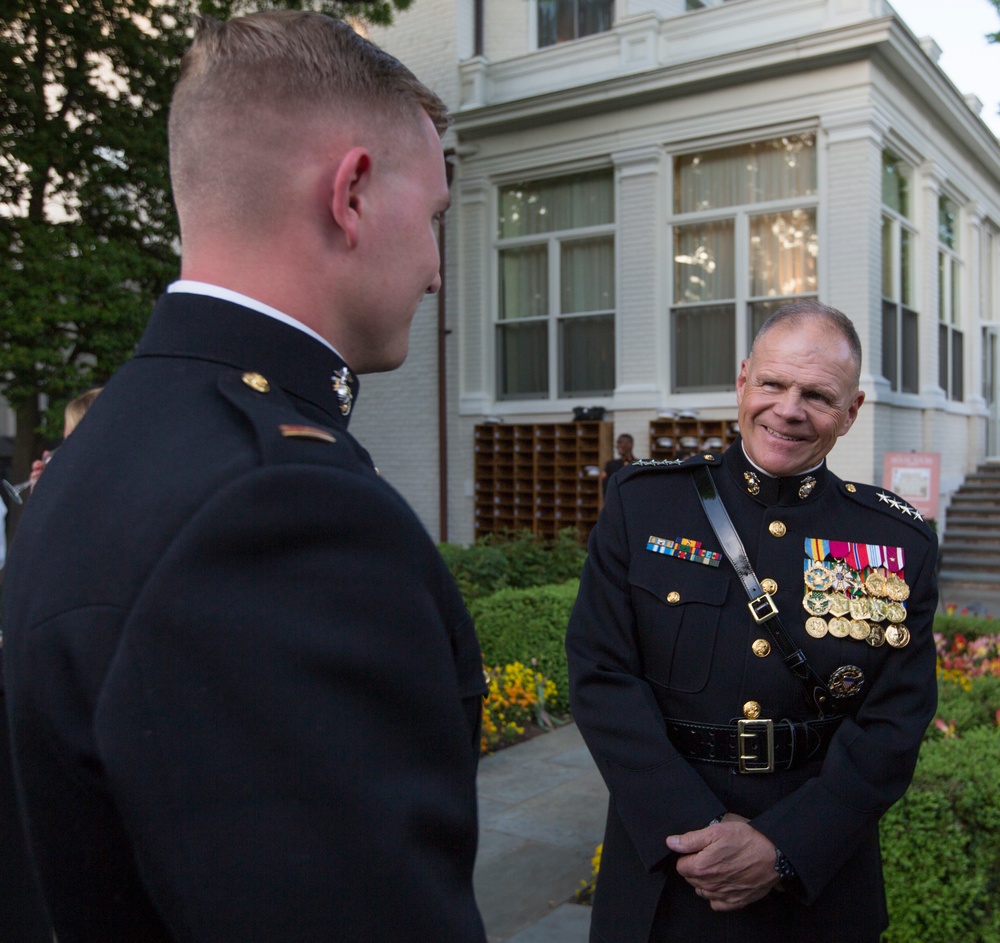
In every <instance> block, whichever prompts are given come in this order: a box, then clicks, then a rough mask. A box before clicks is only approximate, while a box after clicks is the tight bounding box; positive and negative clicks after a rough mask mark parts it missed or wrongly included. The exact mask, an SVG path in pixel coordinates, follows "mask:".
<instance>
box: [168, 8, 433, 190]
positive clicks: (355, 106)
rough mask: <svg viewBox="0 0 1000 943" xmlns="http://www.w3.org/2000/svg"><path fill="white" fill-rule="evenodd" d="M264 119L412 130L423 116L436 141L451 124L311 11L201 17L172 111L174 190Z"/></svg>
mask: <svg viewBox="0 0 1000 943" xmlns="http://www.w3.org/2000/svg"><path fill="white" fill-rule="evenodd" d="M265 113H270V114H273V115H280V116H284V117H286V118H287V117H294V116H296V115H302V116H303V117H305V118H316V117H318V118H320V119H321V120H328V121H329V122H330V123H331V125H336V124H338V123H341V122H343V123H346V124H348V125H355V126H357V125H361V124H365V123H367V124H369V125H376V124H381V125H383V126H384V127H386V128H389V129H394V128H399V127H401V126H406V125H407V124H412V126H413V127H418V126H419V121H420V119H421V115H422V114H426V115H427V116H428V117H429V118H430V120H431V121H432V122H433V124H434V127H435V128H436V129H437V132H438V134H443V133H444V131H445V129H446V128H447V127H448V124H449V118H448V110H447V107H446V105H445V104H444V102H443V101H442V100H441V99H440V98H439V97H438V96H437V95H436V94H435V93H434V92H432V91H431V90H430V89H429V88H427V86H425V85H424V84H423V83H422V82H421V81H420V80H419V79H417V77H416V76H415V75H414V74H413V73H412V72H411V71H410V70H409V69H408V68H406V66H404V65H403V63H401V62H400V61H399V60H398V59H396V58H395V57H394V56H391V55H389V53H387V52H385V51H383V50H382V49H380V48H379V47H378V46H376V45H375V44H374V43H372V42H370V41H369V40H367V39H365V38H364V37H363V36H360V35H359V34H358V33H357V32H355V30H354V29H353V28H352V27H351V26H349V25H348V24H347V23H345V22H343V21H342V20H337V19H334V18H332V17H329V16H325V15H323V14H321V13H315V12H312V11H307V10H271V11H266V12H260V13H251V14H249V15H247V16H243V17H238V18H236V19H232V20H229V21H227V22H224V23H223V22H219V21H217V20H213V19H211V18H209V17H197V18H196V32H195V37H194V40H193V42H192V43H191V46H190V47H189V48H188V50H187V52H186V53H185V54H184V57H183V59H182V60H181V72H180V78H179V79H178V81H177V86H176V88H175V89H174V94H173V100H172V102H171V107H170V126H169V132H170V133H169V136H170V163H171V175H172V176H173V178H174V186H175V190H176V189H178V186H180V188H182V189H184V190H186V189H187V187H188V186H189V185H190V184H191V183H192V181H195V180H200V179H201V178H202V177H203V175H204V173H205V170H206V168H205V166H204V165H205V163H206V162H210V161H211V160H212V159H213V156H214V155H213V153H212V147H213V146H218V145H220V144H222V143H223V140H222V139H225V138H226V137H227V135H230V134H231V132H232V129H233V128H234V127H237V128H239V129H241V130H244V131H247V132H248V133H255V132H256V131H257V130H258V125H259V124H260V121H261V119H262V117H263V115H264V114H265ZM211 142H216V143H215V144H212V143H211ZM222 153H224V151H223V152H222Z"/></svg>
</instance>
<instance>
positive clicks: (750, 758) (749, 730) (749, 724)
mask: <svg viewBox="0 0 1000 943" xmlns="http://www.w3.org/2000/svg"><path fill="white" fill-rule="evenodd" d="M761 732H763V733H764V734H765V735H766V738H767V756H766V757H763V756H760V754H759V753H756V752H754V753H748V752H747V748H748V746H749V747H750V748H751V749H752V748H753V745H754V744H753V742H754V741H756V740H757V737H758V736H759V735H760V733H761ZM748 741H749V743H748ZM736 742H737V745H738V746H739V755H740V772H741V773H773V772H774V721H772V720H768V719H765V718H758V719H757V720H738V721H736ZM761 764H763V765H761Z"/></svg>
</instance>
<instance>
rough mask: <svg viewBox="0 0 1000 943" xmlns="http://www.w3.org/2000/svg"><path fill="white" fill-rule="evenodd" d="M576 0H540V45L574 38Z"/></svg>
mask: <svg viewBox="0 0 1000 943" xmlns="http://www.w3.org/2000/svg"><path fill="white" fill-rule="evenodd" d="M573 2H574V0H538V45H539V46H540V47H541V46H553V45H555V44H556V43H561V42H565V41H566V40H567V39H572V38H573V34H574V31H575V30H574V25H575V24H574V22H573Z"/></svg>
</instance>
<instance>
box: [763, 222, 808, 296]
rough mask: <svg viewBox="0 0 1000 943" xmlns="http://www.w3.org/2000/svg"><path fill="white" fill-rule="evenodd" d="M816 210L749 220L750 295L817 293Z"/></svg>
mask: <svg viewBox="0 0 1000 943" xmlns="http://www.w3.org/2000/svg"><path fill="white" fill-rule="evenodd" d="M818 254H819V243H818V239H817V236H816V212H815V210H791V211H788V212H784V213H768V214H766V215H763V216H754V217H751V219H750V294H751V295H752V296H760V295H772V296H773V295H797V294H801V293H802V292H810V291H815V290H816V256H817V255H818Z"/></svg>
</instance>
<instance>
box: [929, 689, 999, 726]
mask: <svg viewBox="0 0 1000 943" xmlns="http://www.w3.org/2000/svg"><path fill="white" fill-rule="evenodd" d="M998 710H1000V678H995V677H992V676H990V675H984V676H983V677H981V678H951V677H942V678H939V679H938V706H937V714H936V715H935V716H936V718H940V719H941V720H943V721H944V722H945V723H946V724H954V730H955V732H957V733H958V734H963V733H967V732H968V731H970V730H972V729H973V728H975V727H993V726H996V723H997V711H998ZM926 736H927V738H929V739H937V738H938V737H940V736H941V732H940V730H939V729H938V727H937V726H936V724H931V725H930V726H929V727H928V728H927V735H926Z"/></svg>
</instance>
